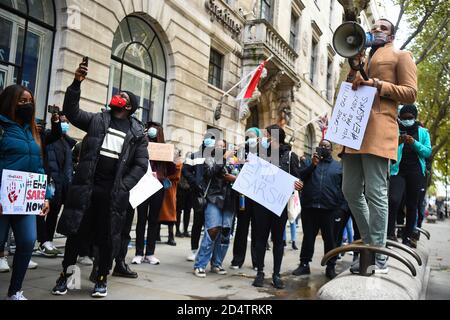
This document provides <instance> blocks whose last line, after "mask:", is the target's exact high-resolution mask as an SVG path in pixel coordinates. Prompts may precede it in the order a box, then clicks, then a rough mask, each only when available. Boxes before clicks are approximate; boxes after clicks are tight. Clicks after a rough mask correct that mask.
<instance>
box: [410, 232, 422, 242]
mask: <svg viewBox="0 0 450 320" xmlns="http://www.w3.org/2000/svg"><path fill="white" fill-rule="evenodd" d="M411 239H412V240H416V241H419V240H420V232H419V230H414V231H413V234H412V235H411Z"/></svg>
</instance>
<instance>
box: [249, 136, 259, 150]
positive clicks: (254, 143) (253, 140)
mask: <svg viewBox="0 0 450 320" xmlns="http://www.w3.org/2000/svg"><path fill="white" fill-rule="evenodd" d="M247 141H248V145H249V147H250V148H254V147H256V146H257V145H258V139H257V138H248V140H247Z"/></svg>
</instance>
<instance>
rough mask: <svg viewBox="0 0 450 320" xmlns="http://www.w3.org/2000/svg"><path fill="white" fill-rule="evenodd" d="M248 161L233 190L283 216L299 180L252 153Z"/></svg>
mask: <svg viewBox="0 0 450 320" xmlns="http://www.w3.org/2000/svg"><path fill="white" fill-rule="evenodd" d="M248 160H249V161H248V162H247V163H245V165H244V166H243V167H242V170H241V172H240V173H239V175H238V177H237V179H236V181H235V182H234V184H233V189H234V190H236V191H237V192H239V193H242V194H244V195H245V196H247V197H249V198H250V199H252V200H254V201H256V202H257V203H259V204H261V205H262V206H264V207H266V208H267V209H269V210H270V211H272V212H273V213H275V214H276V215H277V216H281V214H282V213H283V210H284V209H285V208H286V205H287V203H288V201H289V198H290V197H291V195H292V193H293V192H294V183H295V181H297V180H298V179H297V178H296V177H293V176H291V175H290V174H289V173H287V172H285V171H283V170H282V169H280V168H278V167H276V166H274V165H273V164H271V163H269V162H267V161H265V160H263V159H261V158H259V157H257V156H256V155H254V154H252V153H250V154H249V156H248Z"/></svg>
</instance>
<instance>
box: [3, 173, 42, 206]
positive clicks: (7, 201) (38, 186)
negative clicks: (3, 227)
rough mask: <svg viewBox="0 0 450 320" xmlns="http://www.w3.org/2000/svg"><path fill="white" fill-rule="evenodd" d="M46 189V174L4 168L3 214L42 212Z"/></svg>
mask: <svg viewBox="0 0 450 320" xmlns="http://www.w3.org/2000/svg"><path fill="white" fill-rule="evenodd" d="M46 190H47V176H46V175H45V174H38V173H30V172H22V171H13V170H3V174H2V185H1V189H0V202H1V204H2V207H3V214H5V215H6V214H20V215H27V214H31V215H38V214H40V213H41V210H42V208H43V207H44V201H45V193H46Z"/></svg>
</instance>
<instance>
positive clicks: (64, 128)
mask: <svg viewBox="0 0 450 320" xmlns="http://www.w3.org/2000/svg"><path fill="white" fill-rule="evenodd" d="M69 128H70V125H69V124H68V123H67V122H61V130H62V133H63V134H66V133H67V132H68V131H69Z"/></svg>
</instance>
